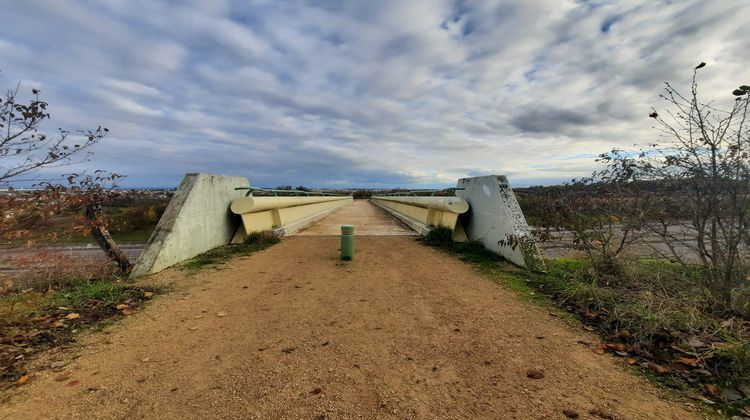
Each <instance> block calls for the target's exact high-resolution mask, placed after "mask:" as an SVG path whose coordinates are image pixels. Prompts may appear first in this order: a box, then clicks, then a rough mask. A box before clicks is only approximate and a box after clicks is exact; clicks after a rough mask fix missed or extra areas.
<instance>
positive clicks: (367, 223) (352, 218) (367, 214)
mask: <svg viewBox="0 0 750 420" xmlns="http://www.w3.org/2000/svg"><path fill="white" fill-rule="evenodd" d="M346 224H348V225H354V226H355V227H354V234H355V235H358V236H363V235H371V236H392V235H416V234H417V233H416V232H414V231H413V230H412V229H410V228H409V227H408V226H406V225H404V224H403V223H401V222H399V221H398V220H397V219H395V218H394V217H393V216H391V215H389V214H388V213H386V212H385V211H383V210H382V209H381V208H380V207H378V206H376V205H374V204H372V203H371V202H370V201H368V200H354V201H353V202H352V203H351V204H347V205H346V206H344V207H341V208H340V209H338V210H337V211H336V212H335V213H333V214H331V215H330V216H328V217H326V218H325V219H323V220H321V221H319V222H317V223H315V224H313V225H311V226H309V227H307V228H305V229H303V230H301V231H300V232H298V233H296V235H298V236H332V235H340V234H341V225H346Z"/></svg>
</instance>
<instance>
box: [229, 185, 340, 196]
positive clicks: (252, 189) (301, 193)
mask: <svg viewBox="0 0 750 420" xmlns="http://www.w3.org/2000/svg"><path fill="white" fill-rule="evenodd" d="M235 190H237V191H239V190H247V192H246V193H245V197H252V196H253V193H254V192H256V191H260V192H264V193H269V194H272V195H273V196H274V197H279V194H286V195H281V197H289V196H291V197H294V196H320V195H324V196H331V197H346V194H334V193H327V192H323V191H301V190H275V189H271V188H260V187H252V186H251V187H238V188H235ZM350 195H351V194H350Z"/></svg>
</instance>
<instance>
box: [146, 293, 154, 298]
mask: <svg viewBox="0 0 750 420" xmlns="http://www.w3.org/2000/svg"><path fill="white" fill-rule="evenodd" d="M153 295H154V292H143V297H146V298H150V297H151V296H153Z"/></svg>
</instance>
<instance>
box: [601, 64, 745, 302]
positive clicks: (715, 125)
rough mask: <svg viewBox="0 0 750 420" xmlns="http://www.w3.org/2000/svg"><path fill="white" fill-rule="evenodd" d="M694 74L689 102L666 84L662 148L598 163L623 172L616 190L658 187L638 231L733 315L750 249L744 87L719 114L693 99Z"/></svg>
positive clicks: (645, 204) (660, 116) (658, 115)
mask: <svg viewBox="0 0 750 420" xmlns="http://www.w3.org/2000/svg"><path fill="white" fill-rule="evenodd" d="M704 66H705V63H701V64H700V65H698V66H697V67H696V68H695V69H694V71H693V78H692V84H691V89H690V94H688V95H683V94H681V93H680V92H679V91H678V90H677V89H675V88H674V87H673V86H672V85H671V84H669V83H667V84H666V87H665V91H664V93H663V94H661V95H660V97H661V98H662V99H664V100H665V101H666V102H667V105H668V108H667V109H666V110H665V111H663V112H657V110H655V109H653V110H652V112H651V114H650V115H649V116H650V117H651V118H653V119H654V120H655V121H656V128H657V129H658V130H659V132H660V133H661V141H660V142H657V143H654V144H650V145H648V146H647V147H645V148H642V149H641V150H640V151H639V152H638V153H635V154H634V153H631V154H628V153H623V152H616V153H609V154H605V155H603V156H602V160H603V162H605V163H606V164H607V168H606V169H605V170H604V171H602V172H600V174H613V173H614V172H616V171H619V170H620V168H623V167H627V168H629V169H628V171H627V173H622V172H621V174H622V175H624V176H622V177H620V178H615V179H613V180H614V181H616V182H617V183H621V184H633V183H634V182H638V181H643V180H647V181H651V182H654V183H658V185H659V188H656V189H654V190H653V191H650V192H648V194H647V197H646V199H645V200H642V202H641V204H642V205H641V206H640V208H639V211H640V213H641V214H642V215H643V218H642V219H643V220H642V224H641V228H643V229H644V230H646V231H648V232H650V233H651V234H654V235H656V236H658V237H659V238H661V242H662V243H663V244H665V245H666V250H665V249H661V248H656V247H655V248H654V249H655V250H657V251H658V252H660V253H661V254H662V255H663V256H665V257H667V258H669V259H671V260H673V261H677V262H680V263H682V264H685V265H690V266H698V267H700V268H701V269H702V272H703V274H704V276H703V277H704V279H705V281H706V289H707V291H708V292H709V295H710V296H711V297H712V298H713V299H714V300H715V302H716V304H717V306H718V307H721V308H731V307H732V305H733V300H734V293H735V291H739V290H740V289H741V288H742V287H743V285H744V283H746V279H747V277H748V274H749V273H748V268H749V267H748V246H749V245H750V234H749V229H750V206H748V204H750V202H748V200H750V121H748V111H749V109H750V86H746V85H742V86H740V87H739V88H737V89H735V90H734V91H733V92H732V94H733V95H734V100H733V101H732V104H731V106H729V107H727V108H725V109H722V108H719V107H717V106H716V105H714V104H713V103H712V102H706V101H704V100H703V99H701V97H700V96H699V90H698V82H697V75H698V72H699V70H700V69H701V68H703V67H704Z"/></svg>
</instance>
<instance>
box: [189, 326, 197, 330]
mask: <svg viewBox="0 0 750 420" xmlns="http://www.w3.org/2000/svg"><path fill="white" fill-rule="evenodd" d="M188 329H189V330H190V331H195V330H197V329H198V327H188Z"/></svg>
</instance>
